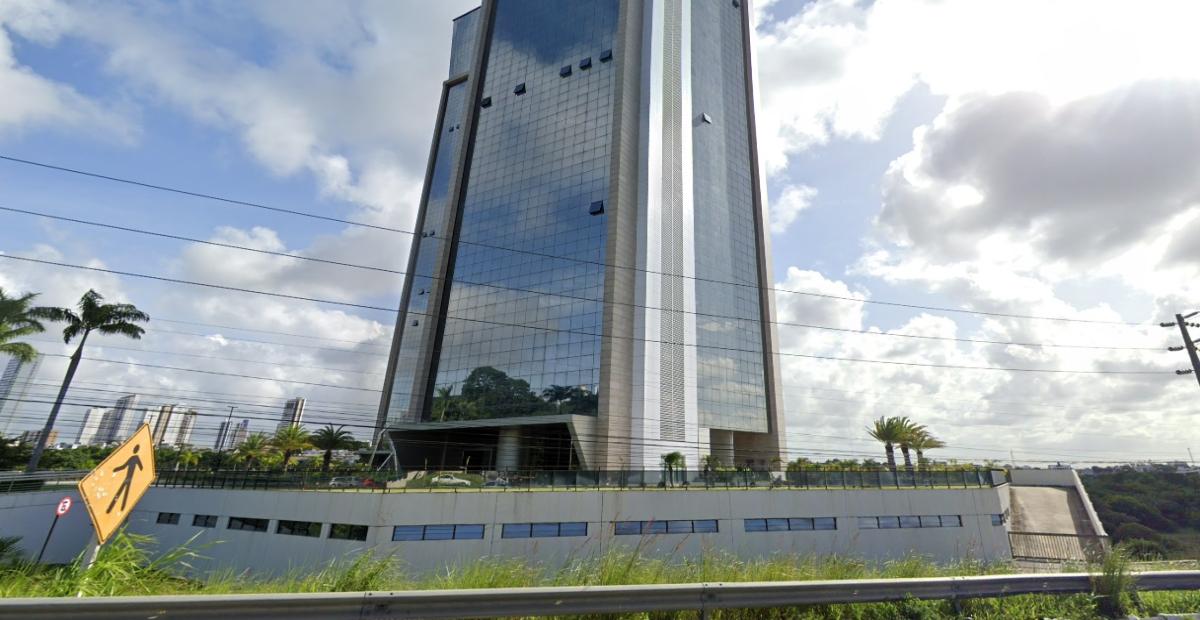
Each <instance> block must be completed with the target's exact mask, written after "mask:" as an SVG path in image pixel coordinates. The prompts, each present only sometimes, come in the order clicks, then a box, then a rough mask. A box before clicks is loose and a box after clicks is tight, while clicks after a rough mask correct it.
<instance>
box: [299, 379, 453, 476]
mask: <svg viewBox="0 0 1200 620" xmlns="http://www.w3.org/2000/svg"><path fill="white" fill-rule="evenodd" d="M438 389H439V390H440V389H441V388H438ZM344 428H346V427H345V426H339V427H337V428H334V427H333V425H332V424H326V425H325V427H324V428H321V429H318V430H317V432H315V433H313V435H312V446H313V447H314V448H316V449H318V450H324V451H325V455H324V456H322V457H321V471H322V472H327V471H329V460H330V459H331V458H333V451H334V450H343V449H348V448H353V447H354V445H355V441H354V436H353V435H351V434H350V433H348V432H346V431H344V430H342V429H344Z"/></svg>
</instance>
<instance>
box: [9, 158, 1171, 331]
mask: <svg viewBox="0 0 1200 620" xmlns="http://www.w3.org/2000/svg"><path fill="white" fill-rule="evenodd" d="M0 160H4V161H9V162H12V163H17V164H23V165H27V166H36V167H40V168H44V169H48V170H55V171H58V172H65V173H70V174H76V175H81V176H85V177H90V178H95V179H101V180H105V181H111V182H115V183H124V184H128V185H133V186H137V187H143V188H147V189H153V190H158V191H164V192H171V193H175V194H181V195H185V196H192V197H196V198H203V199H207V200H215V201H218V202H222V203H225V204H231V205H238V206H243V207H250V208H255V209H263V210H266V211H272V212H276V213H282V214H288V215H294V216H298V217H306V218H311V219H317V220H323V221H328V222H334V223H339V224H345V225H347V226H357V227H363V228H369V229H374V230H383V231H388V232H394V233H399V234H405V235H413V236H415V235H416V232H414V231H411V230H404V229H400V228H392V227H389V226H380V225H377V224H370V223H367V222H361V221H355V220H349V219H343V218H336V217H330V216H325V215H320V214H317V213H312V212H309V211H301V210H297V209H286V208H282V207H273V206H269V205H265V204H262V203H257V202H251V201H247V200H238V199H234V198H227V197H223V196H217V195H214V194H207V193H202V192H194V191H190V190H184V189H180V188H175V187H169V186H165V185H159V184H154V183H148V182H144V181H137V180H133V179H127V178H122V177H117V176H112V175H106V174H100V173H96V172H89V171H85V170H80V169H77V168H68V167H66V166H58V165H54V164H49V163H45V162H38V161H33V160H29V159H22V158H19V157H12V156H8V155H0ZM430 236H431V237H433V238H436V239H441V240H443V241H449V239H447V238H445V237H442V236H438V235H430ZM457 242H458V243H459V244H460V245H472V246H476V247H482V248H488V249H493V250H500V251H505V252H513V253H518V254H525V255H530V256H539V257H542V258H548V259H554V260H562V261H570V262H576V263H581V264H590V265H596V266H600V267H605V268H608V269H625V270H630V271H635V272H640V273H647V274H655V275H662V276H668V277H675V278H682V279H689V280H695V281H697V282H709V283H713V284H724V285H730V286H742V287H750V288H753V289H755V290H758V289H760V287H759V286H758V285H755V284H750V283H746V282H733V281H725V280H715V279H709V278H701V277H698V276H687V275H683V274H674V273H666V272H660V271H654V270H649V269H641V268H637V267H629V266H626V265H614V264H609V263H605V262H602V261H592V260H586V259H581V258H574V257H568V256H559V255H555V254H548V253H544V252H535V251H532V250H526V249H518V248H509V247H504V246H498V245H492V244H487V243H481V242H478V241H469V240H466V239H459V240H458V241H457ZM767 290H772V291H775V292H780V293H788V294H793V295H806V296H811V297H820V298H825V299H836V300H841V301H848V302H854V303H862V304H873V305H882V306H892V307H898V308H908V309H914V310H930V311H935V312H953V313H961V314H974V315H980V316H992V317H1005V318H1016V319H1029V320H1041V321H1061V322H1070V323H1089V324H1100V325H1129V326H1135V327H1148V326H1149V325H1148V324H1146V323H1139V322H1129V321H1103V320H1096V319H1080V318H1071V317H1053V316H1039V315H1029V314H1014V313H1006V312H989V311H984V310H967V309H963V308H948V307H939V306H927V305H921V304H909V303H901V302H892V301H884V300H877V299H861V298H857V297H847V296H843V295H832V294H827V293H816V292H813V291H799V290H792V289H784V288H779V287H769V288H767Z"/></svg>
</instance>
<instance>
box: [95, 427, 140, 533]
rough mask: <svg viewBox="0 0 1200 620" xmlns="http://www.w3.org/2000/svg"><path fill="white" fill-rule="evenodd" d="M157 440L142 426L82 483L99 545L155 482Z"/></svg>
mask: <svg viewBox="0 0 1200 620" xmlns="http://www.w3.org/2000/svg"><path fill="white" fill-rule="evenodd" d="M154 475H155V472H154V441H153V439H151V437H150V425H148V424H143V425H142V427H141V428H139V429H138V430H137V432H136V433H134V434H133V436H132V437H130V438H129V439H128V440H126V441H125V443H123V444H121V446H120V447H119V448H117V449H116V450H114V451H113V453H112V454H110V455H108V458H106V459H104V461H102V462H101V463H100V464H99V465H97V466H96V469H93V470H92V471H91V472H90V473H88V475H86V476H84V478H83V480H80V481H79V496H80V497H82V498H83V504H84V505H85V506H87V510H88V514H89V515H91V517H92V525H93V526H95V528H96V540H97V541H99V542H100V544H104V541H106V540H108V537H109V536H112V533H113V532H115V531H117V528H119V527H121V524H122V523H124V522H125V517H127V516H129V513H130V512H133V507H134V506H136V505H137V503H138V500H140V499H142V494H143V493H145V492H146V489H148V488H150V483H152V482H154Z"/></svg>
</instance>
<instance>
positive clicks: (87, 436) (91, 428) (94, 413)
mask: <svg viewBox="0 0 1200 620" xmlns="http://www.w3.org/2000/svg"><path fill="white" fill-rule="evenodd" d="M108 412H109V409H108V408H107V407H92V408H91V409H88V410H87V412H86V413H84V414H83V424H81V425H80V426H79V436H78V437H77V438H76V440H75V443H77V444H79V445H81V446H90V445H92V444H94V443H97V440H96V436H97V434H98V433H99V432H100V424H101V422H102V421H103V420H104V416H105V415H106V414H108Z"/></svg>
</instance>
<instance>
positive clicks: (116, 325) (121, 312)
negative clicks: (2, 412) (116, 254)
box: [26, 289, 150, 471]
mask: <svg viewBox="0 0 1200 620" xmlns="http://www.w3.org/2000/svg"><path fill="white" fill-rule="evenodd" d="M103 301H104V296H102V295H101V294H100V293H97V292H96V291H95V290H90V289H89V290H88V292H86V293H84V294H83V297H81V298H79V304H78V308H79V314H76V313H75V312H72V311H71V310H70V309H68V308H40V309H39V311H40V314H41V315H42V316H43V317H44V318H46V319H49V320H51V321H59V322H65V323H66V324H67V326H66V327H65V328H63V342H65V343H67V344H70V343H71V340H73V339H74V338H75V337H76V336H79V337H80V338H79V346H78V347H76V349H75V353H74V354H73V355H71V363H70V365H68V366H67V376H66V377H64V378H63V383H62V387H61V388H60V389H59V390H58V398H57V399H55V401H54V408H52V409H51V410H50V417H49V418H46V426H45V427H44V428H43V429H42V434H41V436H40V437H38V442H37V446H35V447H34V449H33V455H32V456H30V457H29V466H28V467H27V468H26V471H36V470H37V466H38V461H40V460H41V459H42V452H43V451H44V450H45V449H46V439H48V438H49V437H50V431H52V430H54V421H55V420H56V419H57V418H58V410H59V409H60V408H62V402H63V399H64V398H66V396H67V390H68V389H70V387H71V380H72V379H73V378H75V371H76V370H77V369H78V368H79V360H80V359H81V358H82V357H83V345H84V344H86V343H87V338H88V335H89V334H91V333H92V332H99V333H101V334H104V335H120V336H126V337H129V338H132V339H134V340H139V339H141V337H142V334H144V333H146V330H145V329H142V328H141V327H140V326H138V325H137V323H145V322H146V321H149V320H150V315H148V314H146V313H145V312H142V311H141V310H138V309H137V307H135V306H134V305H133V304H106V303H102V302H103Z"/></svg>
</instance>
